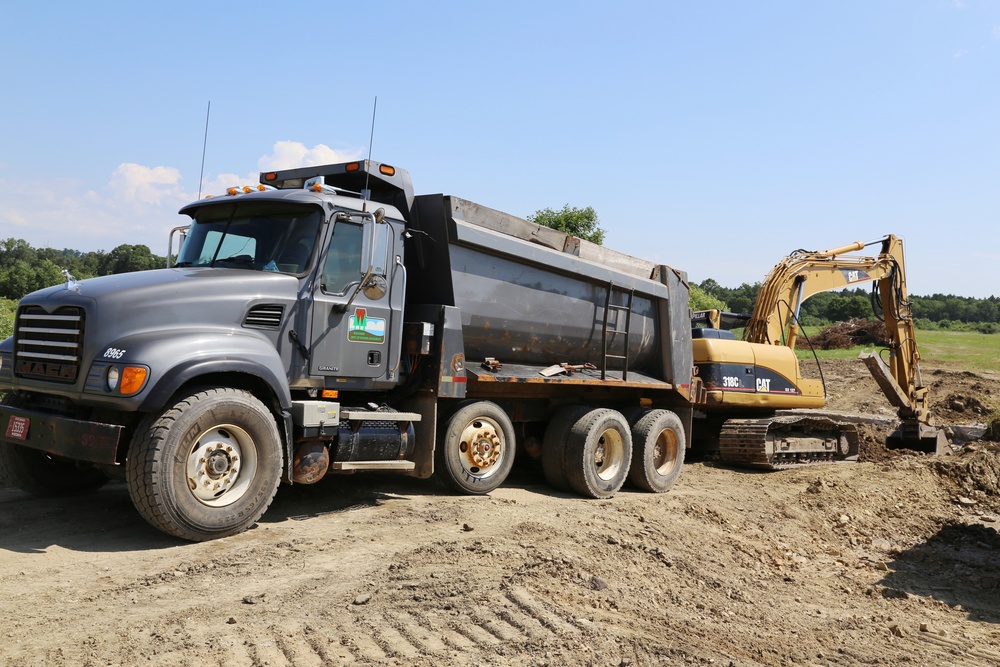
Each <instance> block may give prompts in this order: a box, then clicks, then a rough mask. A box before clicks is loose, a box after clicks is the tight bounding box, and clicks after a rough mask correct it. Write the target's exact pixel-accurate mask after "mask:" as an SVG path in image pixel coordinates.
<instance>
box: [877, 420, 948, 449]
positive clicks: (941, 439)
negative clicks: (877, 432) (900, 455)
mask: <svg viewBox="0 0 1000 667" xmlns="http://www.w3.org/2000/svg"><path fill="white" fill-rule="evenodd" d="M885 446H886V447H887V448H889V449H911V450H913V451H915V452H927V453H928V454H936V455H938V456H942V455H943V454H946V453H947V452H948V438H946V437H945V434H944V431H943V430H941V429H939V428H935V427H933V426H928V425H927V424H924V423H922V422H918V421H917V420H915V419H908V420H904V421H902V422H900V423H899V427H898V428H897V429H896V430H895V431H893V432H892V433H891V434H889V437H887V438H886V439H885Z"/></svg>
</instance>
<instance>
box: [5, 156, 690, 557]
mask: <svg viewBox="0 0 1000 667" xmlns="http://www.w3.org/2000/svg"><path fill="white" fill-rule="evenodd" d="M260 180H261V185H259V186H257V187H254V188H250V187H247V188H242V189H231V190H230V191H229V193H228V194H227V195H225V196H221V197H212V198H206V199H203V200H200V201H197V202H195V203H192V204H190V205H188V206H186V207H184V208H183V209H182V210H181V213H182V214H185V215H188V216H190V217H191V219H192V220H191V223H190V225H189V226H188V227H179V228H178V229H176V230H174V232H173V233H172V234H171V240H170V246H169V247H170V251H169V257H170V264H171V266H170V267H169V268H167V269H163V270H156V271H145V272H138V273H129V274H121V275H113V276H105V277H100V278H93V279H87V280H84V281H80V282H76V281H73V280H71V279H67V282H66V284H64V285H58V286H55V287H50V288H48V289H44V290H40V291H38V292H35V293H33V294H30V295H28V296H27V297H25V298H24V299H23V300H22V301H21V302H20V304H19V306H18V309H17V316H16V317H17V319H16V322H15V331H14V335H13V337H12V338H8V339H7V340H5V341H3V342H2V343H0V392H6V394H5V397H4V400H3V404H2V405H0V477H2V479H3V481H4V482H5V483H6V484H7V485H10V486H17V487H20V488H22V489H25V490H27V491H30V492H34V493H38V494H44V495H68V494H74V493H82V492H86V491H89V490H93V489H96V488H98V487H99V486H101V485H102V484H104V483H105V482H106V481H107V480H108V479H111V478H117V479H124V480H125V481H126V483H127V485H128V489H129V494H130V496H131V498H132V500H133V502H134V504H135V507H136V508H137V509H138V511H139V512H140V514H142V516H143V517H144V518H145V519H146V520H147V521H149V522H150V523H151V524H152V525H153V526H155V527H157V528H159V529H161V530H163V531H165V532H167V533H170V534H172V535H175V536H178V537H181V538H184V539H188V540H206V539H212V538H216V537H222V536H225V535H231V534H234V533H237V532H239V531H242V530H245V529H246V528H248V527H249V526H251V525H252V524H254V523H255V522H256V521H257V520H258V519H259V518H260V517H261V515H262V514H263V513H264V511H265V510H266V509H267V507H268V505H269V504H270V502H271V500H272V498H273V497H274V494H275V493H276V491H277V488H278V486H279V484H280V483H281V482H282V481H284V482H285V483H289V484H291V483H298V484H310V483H314V482H316V481H318V480H319V479H321V478H322V477H324V476H325V475H326V474H330V473H353V472H356V471H368V470H378V471H396V472H398V473H401V474H406V475H412V476H416V477H421V478H427V477H430V476H431V475H432V474H434V473H435V472H436V473H437V475H438V476H439V477H440V478H442V479H443V480H445V481H446V482H447V483H448V484H450V485H451V486H452V487H454V488H455V489H457V490H458V491H461V492H465V493H471V494H482V493H487V492H489V491H491V490H493V489H495V488H496V487H497V486H498V485H499V484H501V483H502V482H503V481H504V479H505V478H506V477H507V475H508V473H509V472H510V470H511V466H512V464H513V462H514V456H515V452H517V451H521V452H522V456H528V457H531V458H533V459H538V460H540V465H541V468H542V470H543V471H544V475H545V478H546V479H547V481H548V482H549V483H550V484H551V485H552V486H554V487H555V488H557V489H559V490H565V491H570V490H572V491H575V492H577V493H580V494H582V495H584V496H587V497H593V498H607V497H610V496H612V495H614V494H615V493H616V492H617V491H618V489H619V488H620V487H621V486H622V484H623V482H624V481H626V479H631V480H632V482H633V483H634V484H635V485H637V486H638V487H640V488H642V489H645V490H648V491H654V492H662V491H666V490H667V489H669V488H670V486H671V485H672V484H673V483H674V481H675V480H676V479H677V477H678V475H679V474H680V471H681V466H682V463H683V460H684V452H685V448H686V446H687V444H688V442H689V441H690V429H691V419H692V396H693V395H694V394H695V393H696V387H697V381H696V380H695V381H694V382H695V384H694V385H692V382H693V378H692V368H693V362H692V351H691V328H690V320H689V310H688V289H687V283H686V276H685V274H683V273H682V272H679V271H675V270H674V269H671V268H669V267H667V266H658V265H653V264H650V263H647V262H644V261H641V260H638V259H635V258H632V257H628V256H626V255H622V254H620V253H616V252H614V251H611V250H608V249H606V248H602V247H600V246H596V245H593V244H590V243H587V242H586V241H582V240H580V239H577V238H575V237H572V236H567V235H565V234H562V233H559V232H556V231H555V230H552V229H548V228H544V227H539V226H538V225H534V224H531V223H528V222H527V221H525V220H522V219H519V218H517V217H514V216H511V215H507V214H505V213H501V212H499V211H495V210H492V209H488V208H485V207H483V206H479V205H477V204H474V203H472V202H469V201H465V200H462V199H459V198H457V197H452V196H444V195H439V194H435V195H421V196H415V195H414V193H413V187H412V185H411V181H410V177H409V174H408V173H407V172H406V171H405V170H403V169H399V168H395V167H392V166H390V165H388V164H381V163H377V162H372V161H357V162H350V163H345V164H335V165H326V166H319V167H305V168H299V169H289V170H283V171H274V172H267V173H262V174H261V178H260ZM175 241H179V243H178V251H177V254H176V257H175V256H174V254H173V252H174V242H175Z"/></svg>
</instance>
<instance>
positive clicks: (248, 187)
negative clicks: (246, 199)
mask: <svg viewBox="0 0 1000 667" xmlns="http://www.w3.org/2000/svg"><path fill="white" fill-rule="evenodd" d="M243 192H244V193H245V194H250V193H251V192H253V188H251V187H250V186H249V185H244V186H243Z"/></svg>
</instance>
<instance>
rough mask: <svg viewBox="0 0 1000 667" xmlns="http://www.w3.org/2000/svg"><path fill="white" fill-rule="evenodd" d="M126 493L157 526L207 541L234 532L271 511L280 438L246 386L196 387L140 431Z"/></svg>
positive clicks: (133, 448)
mask: <svg viewBox="0 0 1000 667" xmlns="http://www.w3.org/2000/svg"><path fill="white" fill-rule="evenodd" d="M126 471H127V476H128V489H129V494H130V495H131V496H132V502H133V503H134V504H135V507H136V509H137V510H138V511H139V513H140V514H142V516H143V518H145V519H146V521H148V522H149V523H150V524H152V525H153V526H154V527H156V528H159V529H160V530H162V531H164V532H165V533H169V534H171V535H175V536H177V537H180V538H183V539H186V540H193V541H202V540H210V539H214V538H217V537H225V536H227V535H234V534H236V533H239V532H242V531H244V530H246V529H247V528H249V527H250V526H251V525H253V524H254V523H256V521H257V519H259V518H260V517H261V516H262V515H263V514H264V511H265V510H267V508H268V506H269V505H270V504H271V500H272V499H273V498H274V494H275V493H276V492H277V489H278V482H279V479H280V477H281V436H280V435H279V434H278V427H277V425H276V424H275V421H274V417H273V416H272V415H271V413H270V411H268V409H267V408H266V407H265V406H264V404H263V403H261V402H260V401H259V400H257V398H255V397H254V396H253V395H251V394H249V393H248V392H244V391H240V390H237V389H231V388H215V389H205V390H201V391H197V392H195V393H192V394H190V395H188V396H185V397H184V398H182V399H181V400H179V401H178V402H177V403H175V404H174V405H173V407H171V408H169V409H168V410H167V411H166V412H164V413H163V414H162V415H160V416H159V417H156V416H151V417H148V418H147V419H146V420H144V421H143V423H142V424H141V425H140V427H139V429H138V430H137V431H136V435H135V437H134V438H133V440H132V443H131V446H130V448H129V453H128V458H127V460H126Z"/></svg>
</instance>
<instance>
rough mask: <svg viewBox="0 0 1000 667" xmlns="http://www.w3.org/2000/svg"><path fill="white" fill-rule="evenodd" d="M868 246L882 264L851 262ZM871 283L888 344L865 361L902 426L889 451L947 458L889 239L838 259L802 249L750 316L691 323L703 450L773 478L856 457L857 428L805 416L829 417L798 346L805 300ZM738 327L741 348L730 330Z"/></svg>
mask: <svg viewBox="0 0 1000 667" xmlns="http://www.w3.org/2000/svg"><path fill="white" fill-rule="evenodd" d="M871 246H879V252H878V255H876V256H861V255H856V254H852V253H858V252H861V251H863V250H864V249H865V248H868V247H871ZM867 282H872V283H873V287H872V306H873V307H874V310H875V312H876V314H877V315H878V316H879V317H881V318H882V320H883V321H884V323H885V328H886V333H887V335H888V339H889V344H888V349H885V350H880V351H873V352H863V353H862V354H861V359H862V360H863V361H864V363H865V365H866V366H867V367H868V369H869V371H870V372H871V374H872V375H873V377H874V378H875V381H876V383H877V384H878V386H879V388H880V389H881V390H882V392H883V393H884V394H885V395H886V397H887V398H888V399H889V401H890V403H891V404H892V405H893V407H895V408H896V409H897V414H898V416H899V419H900V423H899V425H898V428H897V429H896V430H895V431H894V432H893V433H892V435H890V436H889V438H888V439H887V442H886V445H887V446H888V447H890V448H906V449H911V450H917V451H924V452H933V453H937V454H940V453H942V452H943V451H945V448H946V447H947V444H948V442H947V439H946V438H945V435H944V432H943V431H941V430H940V429H938V428H937V427H936V426H935V425H934V421H933V418H932V416H931V413H930V410H929V405H928V388H927V387H926V386H925V385H924V383H923V380H922V379H921V376H920V364H919V361H920V354H919V352H918V351H917V342H916V338H915V335H914V334H915V332H914V327H913V318H912V315H911V311H910V303H909V299H908V297H907V294H906V272H905V263H904V261H903V240H902V239H901V238H899V237H897V236H894V235H891V234H890V235H887V236H885V237H883V238H881V239H877V240H875V241H870V242H867V243H865V242H862V241H858V242H855V243H851V244H849V245H845V246H842V247H839V248H833V249H831V250H823V251H806V250H796V251H795V252H793V253H791V254H790V255H788V256H787V257H785V258H784V259H783V260H782V261H781V262H779V263H778V264H777V265H776V266H775V267H774V268H773V269H772V270H771V272H770V273H769V274H768V275H767V277H766V278H765V280H764V282H763V284H762V285H761V288H760V291H759V292H758V295H757V301H756V303H755V304H754V308H753V312H752V314H750V315H740V314H735V313H725V312H720V311H718V310H709V311H701V312H696V313H693V314H692V325H693V326H694V328H693V329H692V336H693V340H692V343H693V347H694V363H695V369H696V374H697V376H698V377H699V378H700V379H701V383H702V385H703V387H704V391H703V392H700V395H699V397H698V399H697V405H696V409H697V413H696V414H697V416H698V417H699V418H700V419H704V420H705V422H704V424H703V428H702V429H700V430H701V432H702V433H703V434H706V437H705V438H704V441H703V442H702V443H700V444H701V446H702V447H706V448H707V449H708V450H709V451H712V452H713V453H716V454H717V456H718V458H719V459H720V460H721V461H723V462H725V463H729V464H733V465H739V466H744V467H753V468H763V469H770V470H779V469H784V468H789V467H798V466H802V465H808V464H816V463H827V462H834V461H840V460H850V459H852V458H856V456H857V454H858V450H859V446H860V436H859V434H858V429H857V425H856V424H854V423H850V422H847V421H840V420H835V419H831V418H829V417H826V416H819V415H816V416H803V413H804V414H805V415H808V414H809V412H808V411H809V410H813V409H819V408H822V407H823V405H824V403H825V400H826V393H825V387H824V383H823V380H822V368H820V379H814V378H805V377H803V376H802V373H801V368H800V366H799V360H798V358H797V357H796V355H795V346H796V343H797V342H798V341H799V338H800V334H801V331H800V327H799V312H800V309H801V307H802V303H803V302H804V301H805V300H806V299H808V298H809V297H811V296H813V295H814V294H817V293H819V292H826V291H830V290H835V289H839V288H842V287H851V286H854V285H857V284H860V283H867ZM739 327H743V337H742V340H737V339H736V336H735V335H734V333H733V331H731V329H734V328H739ZM886 354H887V355H888V358H887V359H886V358H884V356H885V355H886ZM817 363H818V361H817ZM788 411H794V413H792V412H788ZM696 430H698V429H696Z"/></svg>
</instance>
